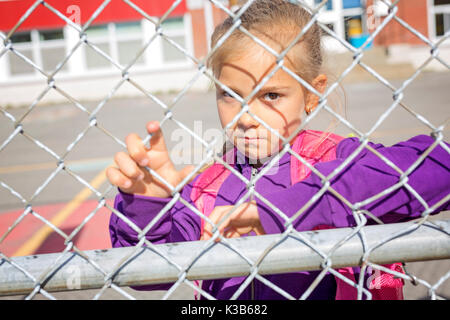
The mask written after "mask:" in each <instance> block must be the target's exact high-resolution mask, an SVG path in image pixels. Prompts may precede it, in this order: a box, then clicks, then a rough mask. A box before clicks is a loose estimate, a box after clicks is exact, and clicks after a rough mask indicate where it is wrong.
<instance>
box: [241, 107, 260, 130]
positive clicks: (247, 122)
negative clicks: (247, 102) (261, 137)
mask: <svg viewBox="0 0 450 320" xmlns="http://www.w3.org/2000/svg"><path fill="white" fill-rule="evenodd" d="M237 125H238V127H240V128H242V129H243V130H244V131H245V130H247V129H250V128H256V127H257V126H258V125H259V122H258V121H257V120H256V119H255V118H253V116H251V115H250V114H249V113H248V112H245V113H243V114H242V115H241V117H240V118H239V120H238V122H237Z"/></svg>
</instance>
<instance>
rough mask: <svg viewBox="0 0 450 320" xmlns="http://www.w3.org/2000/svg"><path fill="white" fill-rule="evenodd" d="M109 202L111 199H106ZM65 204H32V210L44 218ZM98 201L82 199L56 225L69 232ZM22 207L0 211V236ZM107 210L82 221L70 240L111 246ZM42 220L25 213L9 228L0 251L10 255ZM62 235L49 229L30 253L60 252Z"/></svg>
mask: <svg viewBox="0 0 450 320" xmlns="http://www.w3.org/2000/svg"><path fill="white" fill-rule="evenodd" d="M107 202H108V204H109V205H111V206H112V202H113V200H107ZM65 205H66V204H65V203H61V204H53V205H45V206H36V207H33V210H34V211H35V212H36V213H38V214H39V215H41V216H42V217H44V218H46V219H47V220H50V219H52V218H53V217H54V216H55V215H56V214H57V213H58V212H59V211H60V210H61V209H62V208H63V207H64V206H65ZM97 205H98V202H97V201H95V200H91V201H86V202H84V203H83V204H81V205H80V206H79V207H78V208H77V209H76V210H75V211H73V212H72V213H71V214H70V216H69V217H68V218H67V219H66V220H65V221H64V222H63V223H62V224H61V225H60V226H59V229H61V230H62V231H63V232H64V233H65V234H67V235H69V234H71V233H72V231H73V230H74V229H76V228H77V227H78V225H80V224H81V223H82V221H83V220H84V219H85V218H86V217H87V216H88V215H89V214H90V213H91V211H92V210H94V209H95V207H96V206H97ZM23 211H24V209H19V210H14V211H10V212H3V213H0V237H2V236H3V235H4V234H5V232H6V231H7V230H8V228H9V227H10V226H11V225H12V224H13V223H14V221H16V220H17V219H18V218H19V217H20V215H21V214H22V213H23ZM110 215H111V211H110V210H109V209H107V208H105V207H103V208H101V209H100V210H98V211H97V213H96V214H95V215H94V216H93V217H92V218H91V219H90V220H89V221H88V222H87V223H86V224H85V225H84V227H83V228H82V229H80V231H79V232H78V233H77V234H76V236H75V237H74V244H75V246H77V247H78V248H79V249H82V250H94V249H108V248H111V241H110V239H109V230H108V224H109V218H110ZM42 226H44V222H42V221H41V220H39V219H38V218H36V217H35V216H33V215H32V214H31V213H28V214H27V215H26V216H25V218H23V220H22V221H21V222H20V223H19V224H18V225H17V226H16V227H15V228H14V229H13V230H12V231H11V233H10V234H9V235H8V236H7V237H6V238H5V239H4V240H3V242H2V243H0V252H2V253H4V254H5V255H7V256H9V257H10V256H12V255H13V254H14V252H16V251H17V250H18V249H19V248H20V247H21V246H22V245H23V244H24V243H25V242H26V241H27V240H28V239H29V238H30V237H31V236H32V235H33V234H34V233H35V232H37V231H38V230H39V229H40V228H41V227H42ZM64 248H65V246H64V238H63V237H61V236H60V235H59V234H58V233H56V232H55V231H53V232H52V233H51V234H50V235H49V236H48V237H47V238H46V239H45V240H44V242H43V243H41V244H40V245H39V247H38V249H37V250H36V251H35V252H32V253H30V254H42V253H53V252H61V251H62V250H64Z"/></svg>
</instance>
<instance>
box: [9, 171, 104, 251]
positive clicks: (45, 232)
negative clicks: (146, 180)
mask: <svg viewBox="0 0 450 320" xmlns="http://www.w3.org/2000/svg"><path fill="white" fill-rule="evenodd" d="M105 172H106V169H104V170H102V172H100V173H99V174H98V175H97V176H96V177H95V178H94V179H92V181H90V182H89V184H90V185H91V186H92V187H93V188H94V189H98V188H99V187H100V186H101V185H102V184H103V182H104V181H105V180H106V174H105ZM91 194H92V191H91V190H90V189H89V188H87V187H85V188H84V189H83V190H81V191H80V192H79V193H78V194H77V195H76V196H75V197H74V198H73V199H72V200H71V201H70V202H69V203H67V204H66V205H65V206H64V208H62V209H61V210H60V211H59V212H58V213H57V214H56V215H55V216H54V217H53V218H52V219H51V220H50V223H52V224H53V225H54V226H56V227H59V226H60V225H61V224H62V223H63V222H64V220H66V219H67V218H68V217H69V216H70V215H71V214H72V213H73V212H74V211H75V210H76V209H77V208H78V207H79V206H80V205H81V204H82V203H83V202H84V201H85V200H86V199H87V198H88V197H89V196H90V195H91ZM53 231H54V230H53V229H52V228H51V227H49V226H48V225H47V224H45V225H44V226H42V227H41V228H40V229H39V230H38V231H36V232H35V233H34V234H33V236H32V237H31V238H29V239H28V240H27V241H26V242H25V243H24V244H23V245H22V246H21V247H20V248H19V249H18V250H17V251H16V252H14V254H13V255H12V256H28V255H31V254H33V253H34V252H35V251H36V250H37V249H38V248H39V246H40V245H41V244H42V243H43V242H44V241H45V239H47V237H48V236H49V235H50V234H51V233H52V232H53Z"/></svg>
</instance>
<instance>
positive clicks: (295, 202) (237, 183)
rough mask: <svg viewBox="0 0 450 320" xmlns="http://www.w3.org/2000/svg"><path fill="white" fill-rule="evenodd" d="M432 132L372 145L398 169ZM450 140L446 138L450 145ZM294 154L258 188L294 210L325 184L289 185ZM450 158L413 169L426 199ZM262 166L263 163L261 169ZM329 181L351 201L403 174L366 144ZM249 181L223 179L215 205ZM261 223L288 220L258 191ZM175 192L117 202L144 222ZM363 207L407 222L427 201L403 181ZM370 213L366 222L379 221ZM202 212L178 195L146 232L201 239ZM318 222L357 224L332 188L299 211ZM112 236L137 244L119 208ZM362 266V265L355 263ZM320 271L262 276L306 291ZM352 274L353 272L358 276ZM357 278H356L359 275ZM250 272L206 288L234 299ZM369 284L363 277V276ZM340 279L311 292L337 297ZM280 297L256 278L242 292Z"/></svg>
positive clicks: (271, 229) (274, 227)
mask: <svg viewBox="0 0 450 320" xmlns="http://www.w3.org/2000/svg"><path fill="white" fill-rule="evenodd" d="M433 142H434V140H433V138H431V137H429V136H425V135H421V136H417V137H414V138H412V139H410V140H408V141H405V142H400V143H398V144H396V145H394V146H391V147H385V146H383V145H381V144H372V143H370V145H371V146H372V148H374V149H376V150H377V151H378V152H379V153H381V154H382V155H384V156H385V157H386V158H388V159H389V160H390V161H392V162H393V163H394V164H396V165H397V166H398V167H399V168H400V169H401V170H403V171H405V170H406V169H408V168H409V167H410V166H411V165H412V164H413V163H414V162H415V161H416V160H417V158H418V157H419V156H420V154H421V153H422V152H424V151H425V150H426V149H427V148H428V147H429V146H430V145H431V144H432V143H433ZM447 145H448V144H447ZM358 146H359V141H358V139H356V138H348V139H344V140H342V141H341V142H340V143H339V145H338V146H337V149H336V160H333V161H329V162H322V163H319V164H317V165H316V166H315V168H316V169H318V170H319V171H320V172H321V173H323V174H324V175H328V174H329V173H331V172H332V171H333V170H334V169H335V168H337V167H338V166H339V165H340V164H341V163H342V162H343V161H344V160H345V159H346V158H347V157H348V156H349V155H350V154H351V153H352V152H353V151H354V150H355V149H356V148H357V147H358ZM290 157H291V156H290V154H289V153H286V154H284V155H283V157H281V159H280V160H279V166H278V171H277V173H276V174H275V175H265V176H263V177H261V178H260V179H259V180H258V181H257V183H256V185H255V189H256V191H258V192H259V193H260V194H261V195H262V196H263V197H265V198H266V199H267V200H268V201H270V202H271V203H272V204H273V205H274V206H275V207H278V208H279V209H280V210H281V211H282V212H284V213H285V214H286V215H287V216H293V215H294V214H295V213H296V212H297V211H298V210H299V209H300V208H301V207H302V206H303V205H304V204H305V203H306V202H307V201H308V200H309V199H310V198H311V197H312V196H313V195H314V194H316V192H317V191H318V190H320V188H321V187H322V183H321V181H320V178H319V177H318V176H317V175H315V174H311V176H310V177H308V178H307V179H305V180H303V181H301V182H299V183H296V184H294V185H291V183H290V177H291V175H290ZM235 162H237V163H236V164H235V165H234V167H235V169H236V170H238V171H239V172H240V173H241V174H242V175H244V176H245V177H246V178H248V179H250V176H251V168H252V167H251V166H250V164H249V163H248V161H247V160H246V159H245V161H235ZM449 168H450V157H449V154H448V152H447V151H446V150H444V149H443V148H442V147H441V146H439V145H438V146H437V147H436V148H434V149H433V151H432V152H431V153H430V154H429V155H428V156H427V158H426V159H425V160H424V161H423V162H422V163H421V164H420V165H419V166H418V167H417V168H416V169H415V170H414V171H413V172H412V173H411V174H410V175H409V176H408V184H409V185H410V186H411V187H412V188H413V189H414V190H415V191H416V192H417V193H418V194H419V195H420V196H421V197H422V198H423V199H424V200H425V201H426V202H427V204H428V205H429V206H432V205H434V204H435V203H437V202H438V201H440V200H441V199H442V198H444V197H445V196H446V195H447V194H448V193H449V190H450V171H449ZM259 170H261V169H259ZM341 172H342V173H340V174H339V175H337V176H336V177H335V178H334V179H333V180H332V181H331V186H332V187H333V188H334V189H335V190H336V191H337V192H339V193H340V194H341V195H343V196H344V197H345V198H346V199H347V200H349V201H350V202H351V203H356V202H360V201H362V200H365V199H367V198H369V197H371V196H373V195H375V194H378V193H379V192H380V191H382V190H384V189H386V188H388V187H390V186H392V185H394V184H396V183H398V181H399V174H398V173H397V172H396V171H395V170H394V169H392V168H391V167H389V166H388V165H387V164H385V163H384V162H383V161H382V160H381V159H380V158H378V157H377V156H376V155H374V154H373V153H372V152H370V151H368V150H367V149H365V148H364V149H363V150H362V151H361V152H360V153H359V154H358V155H357V156H356V157H355V158H354V159H353V160H352V161H350V163H349V164H347V165H346V167H345V168H344V170H342V171H341ZM194 182H195V179H194V180H193V181H191V183H189V184H188V185H186V186H185V187H184V188H183V190H182V193H181V196H182V197H183V198H184V199H185V200H186V201H187V202H189V203H191V204H192V200H191V198H190V194H191V191H192V185H193V183H194ZM246 191H247V189H246V185H245V184H244V182H242V181H241V180H240V179H239V178H238V177H236V176H235V175H233V174H231V175H229V177H228V178H227V179H226V180H225V181H224V183H223V184H222V186H221V188H220V190H219V193H218V196H217V198H216V203H215V205H216V206H222V205H231V204H234V203H236V202H237V201H238V200H239V199H240V198H241V197H242V196H243V195H244V194H245V193H246ZM255 199H256V202H257V205H258V211H259V216H260V220H261V223H262V225H263V227H264V230H265V231H266V233H267V234H273V233H280V232H283V231H284V219H283V218H281V217H280V216H278V215H277V214H276V213H275V212H274V211H273V210H272V209H271V208H270V207H268V206H267V205H265V204H264V203H262V202H261V201H260V200H259V199H258V198H255ZM170 200H171V199H170V198H155V197H144V196H137V195H130V194H125V193H122V192H119V194H118V195H117V197H116V199H115V208H116V209H117V210H118V211H120V212H122V213H123V214H124V215H125V216H126V217H127V218H128V219H130V220H131V221H133V222H134V223H135V224H136V225H137V226H138V227H139V228H142V229H143V228H145V226H146V225H147V224H148V223H149V222H150V221H151V220H152V219H153V217H155V216H156V215H157V214H158V212H159V211H160V210H161V209H162V208H163V207H164V206H165V205H166V204H167V203H168V202H169V201H170ZM449 208H450V201H448V202H446V203H444V204H443V205H441V206H440V207H439V208H437V209H436V210H435V212H434V213H437V212H439V211H442V210H448V209H449ZM362 209H365V210H368V211H370V212H371V213H372V214H373V215H375V216H377V217H378V218H379V219H380V220H382V221H383V222H384V223H393V222H403V221H407V220H411V219H414V218H417V217H420V215H421V213H422V212H423V211H424V207H423V206H422V204H421V203H420V202H419V201H418V200H417V199H416V197H415V196H414V195H413V194H412V193H411V192H410V191H409V190H408V189H407V188H405V187H401V188H399V189H396V190H395V191H393V192H391V193H390V194H388V195H385V196H383V197H381V198H379V199H377V200H375V201H374V202H371V203H370V204H368V205H366V206H364V207H363V208H362ZM367 218H368V224H374V223H375V222H374V221H373V220H370V217H367ZM200 225H201V222H200V217H199V216H198V215H197V214H195V213H194V212H193V211H191V210H190V209H189V208H187V207H186V206H185V205H184V204H182V203H181V202H177V203H176V204H175V205H174V206H173V207H172V208H171V209H170V210H169V212H168V213H167V214H166V215H165V216H163V217H162V218H161V219H160V220H159V221H158V222H157V223H156V224H155V226H153V228H152V229H151V230H150V231H149V232H148V233H147V235H146V237H147V239H148V240H149V241H151V242H153V243H155V244H156V243H167V242H180V241H193V240H198V239H199V237H200ZM318 225H329V226H334V227H351V226H354V225H355V221H354V218H353V215H352V212H351V210H350V208H349V207H348V206H346V205H345V204H343V203H341V202H340V201H339V200H338V199H337V198H336V197H334V196H333V195H332V194H331V193H330V192H325V193H324V194H323V195H322V196H321V197H320V198H319V199H318V200H317V201H316V202H315V204H313V205H312V206H310V207H309V209H308V210H306V211H305V212H304V213H302V214H301V215H300V216H299V217H298V218H297V219H296V220H295V221H294V226H295V228H296V229H297V230H299V231H306V230H312V229H313V228H314V227H316V226H318ZM109 229H110V235H111V240H112V245H113V247H123V246H132V245H135V244H136V243H137V242H138V239H137V235H136V232H135V231H134V230H133V229H131V228H130V227H129V226H128V225H127V224H126V223H125V222H123V221H122V220H121V219H120V218H119V217H117V216H116V215H115V214H112V215H111V221H110V227H109ZM354 269H355V271H356V272H358V270H359V268H354ZM318 274H319V271H311V272H294V273H289V274H277V275H268V276H264V277H265V278H266V279H268V280H269V281H271V282H272V283H274V284H276V285H277V286H279V287H281V288H282V289H283V290H285V291H287V292H288V293H290V294H291V295H292V296H294V297H297V298H298V297H300V296H301V295H302V293H303V292H304V291H305V290H306V289H307V288H308V287H309V285H310V284H311V283H312V282H313V281H314V279H315V278H316V276H317V275H318ZM358 276H359V275H358V274H355V277H358ZM356 279H358V278H356ZM244 280H245V277H236V278H231V279H217V280H208V281H203V285H202V288H203V289H204V290H205V291H207V292H208V293H210V294H211V295H212V296H214V297H216V298H217V299H229V298H230V297H231V296H232V295H233V293H234V292H235V291H236V290H237V289H238V288H239V286H240V284H241V283H242V282H243V281H244ZM364 283H365V281H364ZM169 287H170V285H168V284H165V285H152V286H142V287H139V288H137V289H141V290H162V289H167V288H169ZM335 293H336V282H335V280H334V276H333V275H331V274H328V275H326V276H325V277H324V278H323V280H322V281H321V282H320V284H319V285H318V286H317V287H316V288H315V289H314V290H313V292H312V293H311V295H310V296H309V299H334V297H335ZM251 298H255V299H282V298H283V297H282V296H281V295H280V294H278V293H276V292H275V291H274V290H272V289H271V288H269V287H267V286H266V285H264V284H263V283H262V282H260V281H258V280H256V279H255V280H253V283H252V285H251V286H248V287H247V288H246V289H245V290H244V291H243V293H242V294H241V295H240V297H239V299H251Z"/></svg>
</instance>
